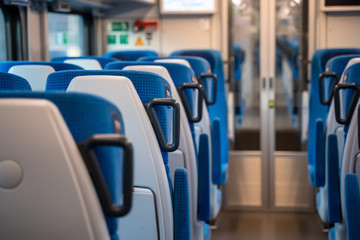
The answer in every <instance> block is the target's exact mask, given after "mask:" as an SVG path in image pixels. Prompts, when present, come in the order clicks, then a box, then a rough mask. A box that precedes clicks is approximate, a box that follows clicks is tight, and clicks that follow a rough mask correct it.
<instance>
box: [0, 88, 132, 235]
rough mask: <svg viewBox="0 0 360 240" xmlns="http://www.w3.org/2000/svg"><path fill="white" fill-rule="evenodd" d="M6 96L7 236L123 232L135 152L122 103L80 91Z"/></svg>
mask: <svg viewBox="0 0 360 240" xmlns="http://www.w3.org/2000/svg"><path fill="white" fill-rule="evenodd" d="M0 98H1V100H0V109H1V113H2V114H1V116H0V119H1V120H0V123H1V128H0V129H1V130H0V132H1V136H3V137H2V139H1V144H0V145H1V146H0V149H1V151H0V152H1V153H0V156H1V159H2V160H4V161H1V164H0V165H1V166H0V171H1V176H2V177H1V183H0V185H1V188H2V190H1V194H0V198H1V202H2V204H1V207H0V208H1V213H2V214H1V219H2V221H1V222H2V223H3V224H1V226H0V229H1V236H2V237H1V238H2V239H12V240H16V239H26V238H29V237H31V238H32V239H55V240H56V239H83V240H85V239H94V240H95V239H113V240H114V239H118V236H117V229H118V227H119V217H121V216H124V215H125V214H127V212H128V211H129V210H130V207H131V203H132V200H131V198H132V188H133V186H132V180H133V179H132V162H133V157H132V155H133V153H132V146H131V143H130V142H129V141H128V139H127V138H125V137H124V135H123V134H124V130H125V128H126V127H125V126H124V125H123V121H122V116H121V113H120V112H119V110H118V109H117V108H116V106H115V105H113V104H112V103H110V102H109V101H106V100H105V99H103V98H100V97H96V96H93V95H88V94H80V93H64V92H62V93H45V92H41V93H39V92H37V93H34V92H21V93H20V92H6V93H5V92H4V93H0ZM24 99H26V100H24ZM99 116H101V121H100V120H99ZM115 121H116V122H115ZM19 146H21V148H19ZM101 207H102V208H101ZM102 209H103V212H102ZM24 213H26V214H25V215H24ZM103 213H104V214H103ZM19 216H22V217H19ZM44 226H46V227H44Z"/></svg>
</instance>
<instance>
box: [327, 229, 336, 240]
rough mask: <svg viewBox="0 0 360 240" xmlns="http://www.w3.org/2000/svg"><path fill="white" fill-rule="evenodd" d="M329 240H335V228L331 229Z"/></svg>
mask: <svg viewBox="0 0 360 240" xmlns="http://www.w3.org/2000/svg"><path fill="white" fill-rule="evenodd" d="M328 239H329V240H335V227H332V228H330V231H329V236H328Z"/></svg>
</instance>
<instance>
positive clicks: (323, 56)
mask: <svg viewBox="0 0 360 240" xmlns="http://www.w3.org/2000/svg"><path fill="white" fill-rule="evenodd" d="M359 53H360V49H321V50H317V51H315V53H314V55H313V57H312V61H311V79H310V96H309V98H310V100H309V132H308V143H307V147H308V161H309V165H313V164H314V162H315V156H316V149H315V145H316V142H315V134H316V121H317V120H318V119H320V120H322V121H323V122H324V123H325V120H326V116H327V112H328V107H327V106H324V105H322V104H321V103H320V99H319V75H320V74H321V73H323V72H325V66H326V63H327V61H328V60H330V59H331V58H333V57H336V56H339V55H345V54H359ZM324 126H325V124H324ZM312 184H313V182H312Z"/></svg>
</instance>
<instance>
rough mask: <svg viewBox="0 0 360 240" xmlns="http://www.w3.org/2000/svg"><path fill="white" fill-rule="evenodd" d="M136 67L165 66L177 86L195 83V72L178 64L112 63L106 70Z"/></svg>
mask: <svg viewBox="0 0 360 240" xmlns="http://www.w3.org/2000/svg"><path fill="white" fill-rule="evenodd" d="M134 65H135V66H136V65H153V66H163V67H165V68H166V69H167V70H168V72H169V74H170V76H171V78H172V80H173V82H174V84H175V86H177V87H178V86H180V85H181V84H183V83H191V82H193V81H195V79H193V76H194V73H193V71H192V70H191V69H190V68H188V67H186V66H184V65H182V64H178V63H164V62H140V61H138V62H113V63H110V64H108V65H106V67H105V69H117V70H121V69H123V68H124V67H126V66H134Z"/></svg>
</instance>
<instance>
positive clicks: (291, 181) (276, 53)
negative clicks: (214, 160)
mask: <svg viewBox="0 0 360 240" xmlns="http://www.w3.org/2000/svg"><path fill="white" fill-rule="evenodd" d="M301 4H302V3H301V2H300V1H295V0H232V9H233V10H232V39H233V49H234V57H235V61H234V62H235V66H234V68H235V71H234V80H235V81H234V82H235V84H234V86H235V93H236V97H235V99H236V104H235V105H236V109H235V112H236V121H235V122H236V134H235V142H234V144H233V151H231V154H230V163H229V164H230V166H229V181H228V184H227V189H226V205H227V207H229V208H235V209H236V208H246V209H249V208H256V209H278V208H282V209H291V210H293V209H301V210H304V209H308V208H311V206H312V203H311V200H310V199H311V197H312V195H311V189H310V187H309V184H308V177H307V165H306V163H307V159H306V153H305V152H302V151H301V150H302V146H303V145H304V143H302V142H301V136H300V135H301V134H300V131H301V129H300V126H301V117H300V115H301V104H300V103H301V98H300V96H301V84H300V83H301V81H302V80H301V79H300V77H299V76H300V75H301V74H300V72H301V71H300V70H299V69H300V66H299V65H300V62H299V59H300V58H301V54H300V50H299V49H300V48H301V46H300V45H301V44H300V40H299V39H300V33H301V32H302V31H301V29H300V21H301V19H302V15H301V11H300V10H301ZM285 40H286V41H285ZM283 42H286V43H287V45H286V46H285V47H284V45H282V43H283ZM296 44H298V45H296ZM290 50H291V51H290ZM296 77H297V78H296Z"/></svg>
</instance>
